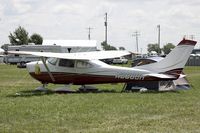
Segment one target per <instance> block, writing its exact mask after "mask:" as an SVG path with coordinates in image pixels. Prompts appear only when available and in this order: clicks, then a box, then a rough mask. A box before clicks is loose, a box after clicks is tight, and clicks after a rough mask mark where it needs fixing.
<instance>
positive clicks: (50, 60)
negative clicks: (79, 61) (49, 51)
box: [47, 58, 58, 65]
mask: <svg viewBox="0 0 200 133" xmlns="http://www.w3.org/2000/svg"><path fill="white" fill-rule="evenodd" d="M47 61H48V62H49V63H50V64H52V65H56V63H57V61H58V59H57V58H49V59H48V60H47Z"/></svg>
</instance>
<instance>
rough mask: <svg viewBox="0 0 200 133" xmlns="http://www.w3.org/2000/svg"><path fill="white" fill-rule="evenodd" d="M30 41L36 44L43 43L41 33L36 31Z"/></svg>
mask: <svg viewBox="0 0 200 133" xmlns="http://www.w3.org/2000/svg"><path fill="white" fill-rule="evenodd" d="M29 42H30V43H35V44H36V45H42V42H43V38H42V36H41V35H39V34H37V33H34V34H33V35H31V36H30V39H29Z"/></svg>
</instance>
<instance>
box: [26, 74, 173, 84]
mask: <svg viewBox="0 0 200 133" xmlns="http://www.w3.org/2000/svg"><path fill="white" fill-rule="evenodd" d="M30 75H31V76H32V77H33V78H35V79H36V80H38V81H40V82H42V83H54V84H70V83H72V84H74V85H84V84H102V83H124V82H134V81H158V80H170V79H159V78H155V77H145V78H144V79H143V80H135V79H119V78H116V77H115V76H105V75H90V74H69V73H52V75H53V77H54V79H55V81H54V82H53V81H52V80H51V78H50V76H49V74H48V73H41V74H39V75H36V74H35V73H30ZM171 80H174V79H171Z"/></svg>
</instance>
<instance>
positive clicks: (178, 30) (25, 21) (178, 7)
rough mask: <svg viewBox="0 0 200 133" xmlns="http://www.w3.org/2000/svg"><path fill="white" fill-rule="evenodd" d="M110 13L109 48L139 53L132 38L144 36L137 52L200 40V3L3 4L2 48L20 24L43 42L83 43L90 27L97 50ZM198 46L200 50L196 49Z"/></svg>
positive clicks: (59, 0)
mask: <svg viewBox="0 0 200 133" xmlns="http://www.w3.org/2000/svg"><path fill="white" fill-rule="evenodd" d="M105 12H107V13H108V43H109V44H111V45H113V46H116V47H120V46H123V47H125V48H126V49H127V50H131V51H136V41H135V38H134V37H132V36H131V35H132V34H133V33H134V32H135V31H136V30H137V31H139V32H140V36H139V49H140V50H141V48H142V50H143V53H144V52H145V51H146V48H147V44H148V43H156V42H157V33H158V32H157V31H158V29H157V25H158V24H160V25H161V46H163V44H166V43H173V44H177V43H178V42H179V41H180V40H181V39H182V38H183V36H184V35H188V36H190V35H194V36H195V40H197V41H200V35H199V34H200V1H199V0H192V1H189V0H1V1H0V44H1V45H2V44H4V43H9V40H8V35H9V33H10V32H13V31H14V30H15V29H16V28H17V27H18V26H19V25H21V26H22V27H24V28H25V29H26V30H27V31H28V32H29V33H30V34H32V33H39V34H41V35H42V36H43V38H44V39H66V40H74V39H78V40H84V39H87V37H88V30H87V29H86V28H87V27H89V26H90V27H92V28H93V29H92V30H91V38H92V39H93V40H97V43H98V46H99V47H100V43H101V42H102V41H103V40H104V15H105ZM198 47H200V46H198Z"/></svg>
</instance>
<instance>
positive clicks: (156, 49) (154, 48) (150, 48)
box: [147, 43, 161, 53]
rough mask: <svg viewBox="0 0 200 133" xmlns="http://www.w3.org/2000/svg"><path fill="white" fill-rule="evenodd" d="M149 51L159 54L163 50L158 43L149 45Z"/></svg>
mask: <svg viewBox="0 0 200 133" xmlns="http://www.w3.org/2000/svg"><path fill="white" fill-rule="evenodd" d="M147 50H148V52H149V53H150V52H151V51H156V52H157V53H161V49H160V47H159V45H158V44H157V43H156V44H148V48H147Z"/></svg>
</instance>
